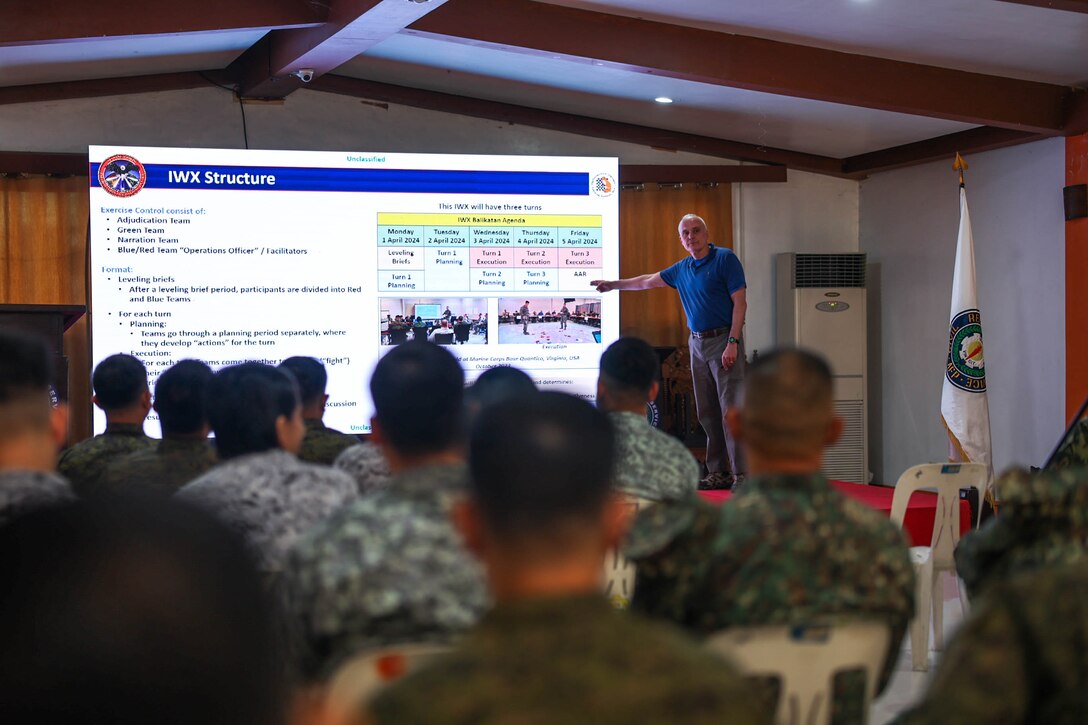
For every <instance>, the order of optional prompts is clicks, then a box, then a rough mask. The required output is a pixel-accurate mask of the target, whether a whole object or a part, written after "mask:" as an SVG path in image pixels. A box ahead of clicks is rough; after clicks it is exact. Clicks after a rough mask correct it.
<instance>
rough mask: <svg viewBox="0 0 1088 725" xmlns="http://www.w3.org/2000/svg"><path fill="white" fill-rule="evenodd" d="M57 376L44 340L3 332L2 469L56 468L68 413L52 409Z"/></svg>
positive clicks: (0, 344)
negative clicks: (54, 375)
mask: <svg viewBox="0 0 1088 725" xmlns="http://www.w3.org/2000/svg"><path fill="white" fill-rule="evenodd" d="M52 373H53V365H52V358H51V357H50V354H49V349H48V347H46V344H45V342H44V341H42V340H40V339H39V338H37V337H31V336H29V335H24V334H22V333H17V332H13V331H7V330H0V469H5V468H24V469H29V470H41V471H49V470H53V468H54V465H55V462H56V456H57V450H58V449H59V448H60V445H61V444H62V443H63V442H64V438H65V435H66V434H67V430H68V409H67V406H65V405H63V404H62V405H58V406H57V407H55V408H54V407H53V406H52V400H51V398H50V388H49V386H50V383H51V377H52Z"/></svg>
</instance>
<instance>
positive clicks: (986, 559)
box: [955, 468, 1088, 598]
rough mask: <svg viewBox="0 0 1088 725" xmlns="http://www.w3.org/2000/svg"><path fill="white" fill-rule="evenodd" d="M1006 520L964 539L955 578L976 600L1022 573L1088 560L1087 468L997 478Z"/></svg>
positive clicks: (1015, 473) (1002, 517) (1019, 472)
mask: <svg viewBox="0 0 1088 725" xmlns="http://www.w3.org/2000/svg"><path fill="white" fill-rule="evenodd" d="M995 485H996V487H997V491H998V493H999V494H1000V495H1001V515H1000V516H996V517H994V518H992V519H990V520H989V521H987V522H986V523H985V524H984V525H983V526H981V527H980V528H979V529H978V530H977V531H973V532H971V533H970V534H968V535H966V536H964V537H963V539H961V540H960V543H959V546H957V547H956V552H955V555H956V572H957V573H958V574H959V575H960V577H962V578H963V582H964V584H966V585H967V592H968V594H970V595H971V597H972V598H973V597H975V596H977V595H978V594H980V593H981V592H983V591H984V590H985V589H986V587H988V586H989V585H990V584H991V583H992V582H999V581H1004V580H1006V579H1008V578H1009V577H1010V576H1012V575H1013V574H1016V573H1018V572H1025V571H1032V570H1035V569H1041V568H1044V567H1048V566H1053V565H1054V564H1059V563H1070V562H1074V561H1079V560H1081V559H1085V558H1088V468H1061V469H1057V470H1047V471H1041V472H1039V473H1034V474H1033V473H1028V472H1027V471H1024V470H1022V469H1017V470H1012V471H1008V472H1006V473H1005V474H1003V475H1002V476H1001V477H1000V478H998V480H997V483H996V484H995Z"/></svg>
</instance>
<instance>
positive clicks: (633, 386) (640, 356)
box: [601, 337, 661, 398]
mask: <svg viewBox="0 0 1088 725" xmlns="http://www.w3.org/2000/svg"><path fill="white" fill-rule="evenodd" d="M660 377H661V361H660V359H659V358H658V357H657V353H656V352H654V349H653V348H652V347H650V344H649V343H648V342H646V341H645V340H642V339H640V338H638V337H621V338H620V339H618V340H616V341H615V342H614V343H612V344H611V345H609V346H608V349H607V350H605V351H604V354H603V355H601V379H602V381H603V382H604V384H605V387H607V388H608V390H609V392H611V393H613V394H614V395H619V396H621V397H624V398H635V397H638V398H645V396H646V394H647V393H648V392H649V391H650V387H651V386H652V385H653V384H654V383H655V382H657V380H658V379H659V378H660Z"/></svg>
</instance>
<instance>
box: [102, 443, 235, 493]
mask: <svg viewBox="0 0 1088 725" xmlns="http://www.w3.org/2000/svg"><path fill="white" fill-rule="evenodd" d="M218 462H219V458H218V457H217V456H216V455H215V448H213V447H212V445H211V441H209V440H208V439H206V438H203V439H197V438H163V439H162V440H161V441H159V442H158V443H156V444H155V445H154V446H153V447H151V448H144V449H143V450H139V451H136V452H135V453H129V454H128V455H125V456H121V457H120V458H117V459H116V460H114V461H113V462H111V463H110V464H109V466H107V467H106V471H105V473H103V474H102V488H103V489H104V490H108V491H124V490H129V489H137V490H142V491H159V492H161V493H166V494H170V493H173V492H174V491H176V490H178V489H179V488H181V487H182V486H184V485H185V484H187V483H188V482H189V481H192V480H193V479H194V478H196V477H197V476H199V475H200V474H202V473H204V472H205V471H207V470H209V469H210V468H211V467H212V466H214V465H215V464H216V463H218Z"/></svg>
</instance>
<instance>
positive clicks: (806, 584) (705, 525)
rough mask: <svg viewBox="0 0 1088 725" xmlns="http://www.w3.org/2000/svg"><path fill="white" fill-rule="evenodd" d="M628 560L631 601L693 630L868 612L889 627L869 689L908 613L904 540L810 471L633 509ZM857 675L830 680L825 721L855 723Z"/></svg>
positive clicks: (886, 672)
mask: <svg viewBox="0 0 1088 725" xmlns="http://www.w3.org/2000/svg"><path fill="white" fill-rule="evenodd" d="M626 553H627V556H628V557H629V558H631V559H633V560H634V561H635V563H636V565H637V567H638V576H637V579H636V580H635V592H634V599H633V600H632V602H631V608H632V610H635V611H641V612H645V613H647V614H650V615H651V616H655V617H660V618H664V619H669V620H672V621H674V622H676V623H678V624H680V625H682V626H684V627H685V628H687V629H689V630H692V631H694V632H696V633H698V634H703V635H706V634H711V633H713V632H716V631H718V630H721V629H724V628H727V627H753V626H760V625H776V624H796V625H802V624H812V623H825V622H833V621H835V620H837V619H856V618H858V617H871V618H876V619H880V620H883V621H886V622H887V623H888V625H889V626H890V628H891V646H890V648H889V650H888V655H887V657H886V658H885V663H884V667H883V671H882V673H881V676H880V681H879V683H878V687H877V691H878V692H879V691H881V690H883V688H884V686H885V685H886V684H887V681H888V679H889V678H890V677H891V673H892V670H893V669H894V666H895V659H896V657H897V655H898V653H899V647H900V644H901V643H902V640H903V635H904V634H905V633H906V629H907V624H908V622H909V621H910V618H911V617H912V616H913V614H914V569H913V567H912V565H911V562H910V555H909V552H908V548H907V542H906V539H905V538H904V536H903V534H902V532H901V531H899V530H898V529H897V528H896V527H895V525H894V524H892V523H891V522H890V521H889V520H888V519H887V518H885V517H884V516H881V515H880V514H878V513H877V512H875V511H872V510H871V509H868V508H866V507H865V506H863V505H862V504H860V503H858V502H857V501H854V500H852V499H850V498H848V497H847V496H845V495H843V494H841V493H839V492H838V491H836V490H835V489H834V488H833V487H832V486H831V485H830V484H829V483H828V482H827V480H826V479H825V478H824V477H823V476H820V475H762V476H752V477H751V478H749V479H748V482H747V483H746V485H745V487H744V489H742V490H741V491H740V492H739V493H738V494H737V495H736V496H734V497H733V498H732V499H731V500H730V501H728V502H726V503H725V504H724V505H722V506H721V507H713V506H711V505H709V504H707V503H704V502H703V501H702V500H701V499H699V498H698V497H695V496H692V497H690V498H688V499H687V500H685V501H681V502H675V503H674V502H665V503H661V504H658V505H656V506H652V507H650V508H649V509H647V510H646V511H645V512H643V513H641V514H640V515H639V517H638V519H637V520H636V522H635V525H634V528H633V530H632V532H631V535H630V538H629V543H628V547H627V550H626ZM863 682H864V681H863V680H861V679H860V678H857V677H846V678H838V677H837V678H836V691H837V693H838V694H839V697H838V698H837V702H838V703H839V705H838V706H837V710H836V713H837V714H836V717H835V718H834V720H833V722H836V723H842V722H853V721H855V718H856V717H859V716H860V717H862V718H863V717H864V714H859V713H849V712H848V709H849V708H850V705H851V704H853V703H856V702H858V701H859V700H858V699H857V697H856V694H850V693H857V689H855V688H858V687H860V686H862V685H863Z"/></svg>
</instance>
